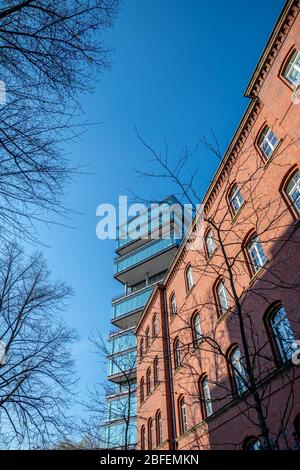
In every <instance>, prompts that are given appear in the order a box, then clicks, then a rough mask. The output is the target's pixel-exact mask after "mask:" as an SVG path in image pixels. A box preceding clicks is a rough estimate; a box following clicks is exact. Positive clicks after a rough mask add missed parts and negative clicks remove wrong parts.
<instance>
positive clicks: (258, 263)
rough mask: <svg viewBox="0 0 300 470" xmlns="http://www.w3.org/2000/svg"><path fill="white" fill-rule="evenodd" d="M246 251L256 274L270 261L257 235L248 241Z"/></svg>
mask: <svg viewBox="0 0 300 470" xmlns="http://www.w3.org/2000/svg"><path fill="white" fill-rule="evenodd" d="M246 249H247V253H248V257H249V261H250V263H251V268H252V271H253V272H254V274H255V273H257V272H258V271H260V270H261V268H262V267H263V266H264V265H265V264H266V262H267V261H268V260H267V258H266V256H265V253H264V250H263V247H262V244H261V242H260V240H259V237H258V236H257V235H256V234H254V235H252V237H251V238H250V240H249V241H248V243H247V245H246Z"/></svg>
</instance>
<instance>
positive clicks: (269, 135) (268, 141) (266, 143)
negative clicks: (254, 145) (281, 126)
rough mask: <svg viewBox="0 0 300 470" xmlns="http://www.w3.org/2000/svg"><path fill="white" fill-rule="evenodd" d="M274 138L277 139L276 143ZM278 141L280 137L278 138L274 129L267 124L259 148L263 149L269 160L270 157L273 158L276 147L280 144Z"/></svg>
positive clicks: (260, 138)
mask: <svg viewBox="0 0 300 470" xmlns="http://www.w3.org/2000/svg"><path fill="white" fill-rule="evenodd" d="M274 138H275V139H276V142H275V143H274V142H273V139H274ZM278 143H279V139H278V138H277V136H276V135H275V134H274V132H273V131H272V129H270V127H269V126H266V127H265V128H264V130H263V132H262V133H261V135H260V137H259V148H260V149H261V151H262V153H263V155H264V158H265V159H266V160H269V158H271V156H272V155H273V153H274V151H275V149H276V147H277V146H278ZM266 147H267V148H268V149H270V151H269V152H267V151H266Z"/></svg>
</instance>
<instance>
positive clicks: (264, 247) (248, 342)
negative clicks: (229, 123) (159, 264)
mask: <svg viewBox="0 0 300 470" xmlns="http://www.w3.org/2000/svg"><path fill="white" fill-rule="evenodd" d="M299 87H300V1H299V0H289V1H287V2H286V5H285V7H284V9H283V11H282V13H281V15H280V18H279V19H278V22H277V24H276V26H275V28H274V30H273V33H272V35H271V37H270V39H269V42H268V44H267V46H266V48H265V50H264V52H263V55H262V57H261V59H260V61H259V63H258V65H257V67H256V69H255V72H254V74H253V77H252V78H251V81H250V84H249V86H248V88H247V90H246V97H248V98H250V103H249V106H248V109H247V110H246V112H245V114H244V116H243V118H242V121H241V123H240V124H239V127H238V129H237V131H236V134H235V135H234V137H233V139H232V141H231V144H230V146H229V148H228V150H227V152H226V154H225V156H224V158H223V161H222V162H221V164H220V167H219V168H218V170H217V173H216V175H215V177H214V179H213V181H212V183H211V185H210V187H209V188H208V191H207V193H206V195H205V197H204V200H203V205H204V214H205V237H204V243H203V246H202V247H201V248H199V249H197V250H192V249H191V248H190V245H189V244H188V243H187V239H186V240H185V241H184V242H183V244H182V246H181V248H180V250H179V252H178V254H177V256H176V257H175V260H174V261H173V263H172V265H171V267H170V269H169V271H168V273H167V275H166V277H165V279H164V281H163V283H161V284H160V285H159V286H158V287H157V288H156V289H155V290H154V292H153V294H152V295H151V297H150V299H149V301H148V303H147V305H146V308H145V310H144V312H143V315H142V317H141V319H140V321H139V323H138V326H137V328H136V335H137V341H138V363H137V383H138V436H139V448H145V449H176V448H177V449H182V450H190V449H212V450H218V449H243V448H244V449H253V448H254V449H259V448H260V447H261V446H264V447H266V448H268V447H272V448H279V449H287V448H298V447H299V441H300V402H299V396H300V377H299V375H300V365H297V363H298V362H299V361H297V358H298V353H297V345H296V344H295V341H296V340H299V339H300V313H299V304H300V270H299V260H300V232H299V215H300V173H299V169H300V88H299ZM297 90H299V98H297ZM197 230H198V227H197V224H196V223H195V224H194V228H193V232H194V233H193V234H197ZM149 327H150V335H149ZM146 332H147V338H146V340H145V334H146ZM142 339H143V344H144V346H143V348H142V349H140V348H139V344H140V343H141V341H142ZM145 345H146V347H145Z"/></svg>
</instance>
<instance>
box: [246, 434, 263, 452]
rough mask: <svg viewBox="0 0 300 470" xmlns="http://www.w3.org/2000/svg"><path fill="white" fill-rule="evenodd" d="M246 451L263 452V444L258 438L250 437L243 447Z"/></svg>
mask: <svg viewBox="0 0 300 470" xmlns="http://www.w3.org/2000/svg"><path fill="white" fill-rule="evenodd" d="M243 449H244V450H262V449H263V447H262V444H261V442H260V440H259V439H258V438H257V437H248V438H247V439H246V440H245V442H244V445H243Z"/></svg>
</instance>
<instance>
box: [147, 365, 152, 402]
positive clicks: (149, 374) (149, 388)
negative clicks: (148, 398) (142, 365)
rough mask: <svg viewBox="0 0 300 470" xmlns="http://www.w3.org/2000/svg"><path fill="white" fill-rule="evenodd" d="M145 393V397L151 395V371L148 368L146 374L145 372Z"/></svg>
mask: <svg viewBox="0 0 300 470" xmlns="http://www.w3.org/2000/svg"><path fill="white" fill-rule="evenodd" d="M146 391H147V395H150V393H151V369H150V367H148V369H147V372H146Z"/></svg>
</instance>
